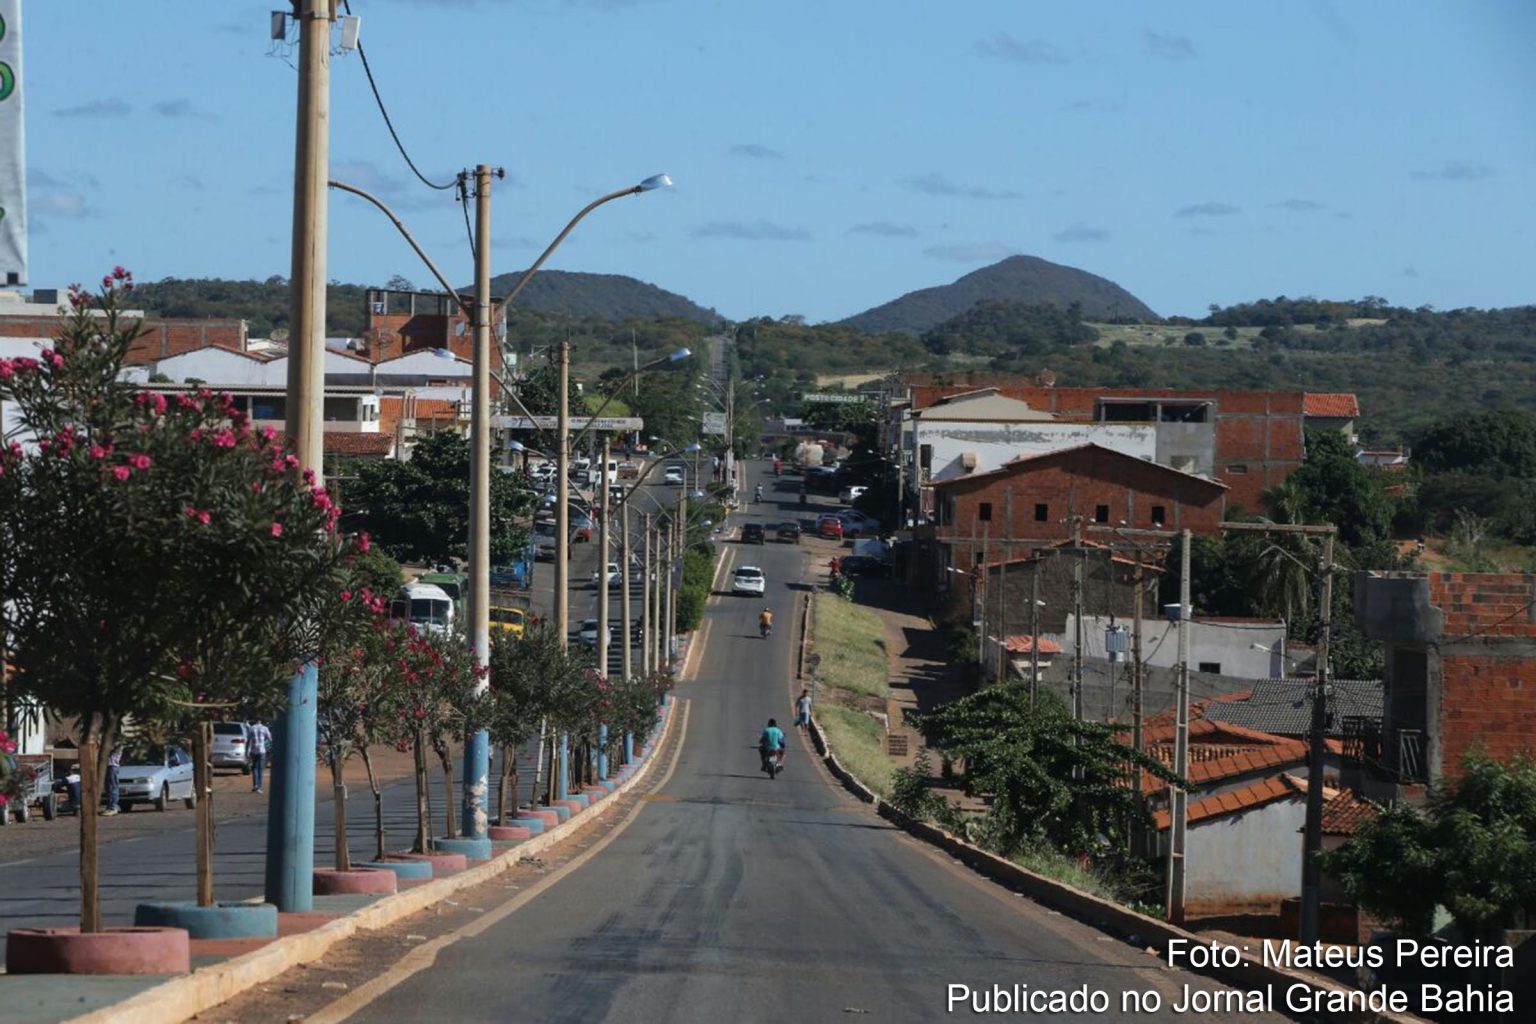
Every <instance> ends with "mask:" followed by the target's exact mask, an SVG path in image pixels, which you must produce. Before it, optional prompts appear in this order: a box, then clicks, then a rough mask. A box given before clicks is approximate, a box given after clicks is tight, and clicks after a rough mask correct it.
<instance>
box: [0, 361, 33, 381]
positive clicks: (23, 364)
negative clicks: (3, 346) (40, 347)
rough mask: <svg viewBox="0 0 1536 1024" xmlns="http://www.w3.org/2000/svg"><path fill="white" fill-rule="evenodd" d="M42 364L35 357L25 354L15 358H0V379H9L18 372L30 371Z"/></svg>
mask: <svg viewBox="0 0 1536 1024" xmlns="http://www.w3.org/2000/svg"><path fill="white" fill-rule="evenodd" d="M40 365H42V364H40V363H39V362H38V361H37V360H36V359H29V358H27V357H26V356H17V357H16V358H15V359H0V380H10V379H11V378H12V377H14V376H16V375H17V374H19V373H32V372H34V371H36V370H37V368H38V367H39V366H40Z"/></svg>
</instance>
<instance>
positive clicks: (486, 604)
mask: <svg viewBox="0 0 1536 1024" xmlns="http://www.w3.org/2000/svg"><path fill="white" fill-rule="evenodd" d="M491 173H492V172H491V168H490V167H489V166H487V165H486V164H480V165H479V166H478V167H476V168H475V322H474V329H475V351H474V365H473V370H472V372H473V374H474V384H473V390H472V392H471V404H470V413H469V436H470V456H469V458H470V468H469V496H470V500H469V602H468V604H469V607H468V609H467V610H468V612H469V638H470V642H471V643H472V644H473V645H474V650H475V660H476V661H477V662H479V663H480V665H482V666H488V665H490V663H491ZM489 686H490V677H489V676H485V677H482V678H481V680H480V682H479V684H478V685H477V686H476V691H477V692H479V693H483V692H485V690H486V689H488V688H489ZM490 755H491V747H490V734H489V733H487V732H486V730H484V729H476V730H475V731H474V732H472V733H470V734H469V735H468V736H467V737H465V742H464V803H463V811H464V813H463V815H462V819H463V824H462V825H461V826H460V830H459V831H460V834H461V835H462V836H463V837H464V838H465V839H471V840H475V841H476V842H477V843H478V844H480V847H481V848H480V850H477V851H474V852H476V853H485V854H489V853H490V842H491V841H490V833H489V831H488V826H489V824H490V821H489V818H488V817H487V814H486V794H487V793H489V792H490V774H491V757H490ZM466 852H468V851H466Z"/></svg>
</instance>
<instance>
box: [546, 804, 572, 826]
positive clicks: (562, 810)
mask: <svg viewBox="0 0 1536 1024" xmlns="http://www.w3.org/2000/svg"><path fill="white" fill-rule="evenodd" d="M549 809H550V810H551V811H554V812H555V814H556V816H557V817H559V819H560V822H561V823H563V822H567V821H570V820H571V815H572V814H573V813H574V812H573V811H572V810H571V808H570V807H569V806H568V805H567V804H565V803H563V802H561V801H559V800H556V801H555V802H554V803H552V804H550V805H549Z"/></svg>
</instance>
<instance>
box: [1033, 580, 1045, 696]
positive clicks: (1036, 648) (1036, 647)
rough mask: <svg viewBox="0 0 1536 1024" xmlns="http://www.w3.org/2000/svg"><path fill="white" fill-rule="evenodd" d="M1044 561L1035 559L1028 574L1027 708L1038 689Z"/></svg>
mask: <svg viewBox="0 0 1536 1024" xmlns="http://www.w3.org/2000/svg"><path fill="white" fill-rule="evenodd" d="M1044 564H1045V563H1044V559H1040V558H1036V559H1035V564H1034V565H1033V566H1032V567H1031V569H1030V573H1029V634H1030V635H1029V706H1030V707H1031V708H1033V707H1034V706H1035V693H1036V692H1037V691H1038V690H1039V688H1040V567H1041V566H1042V565H1044Z"/></svg>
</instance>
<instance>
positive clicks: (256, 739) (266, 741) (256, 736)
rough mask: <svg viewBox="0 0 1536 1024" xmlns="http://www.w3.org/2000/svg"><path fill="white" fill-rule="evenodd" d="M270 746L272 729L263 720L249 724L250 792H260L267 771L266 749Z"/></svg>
mask: <svg viewBox="0 0 1536 1024" xmlns="http://www.w3.org/2000/svg"><path fill="white" fill-rule="evenodd" d="M271 748H272V730H271V729H268V728H267V725H266V723H265V722H257V723H255V724H254V725H252V726H251V792H252V793H260V792H261V789H262V783H263V782H264V781H265V779H266V773H267V751H268V750H270V749H271Z"/></svg>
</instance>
